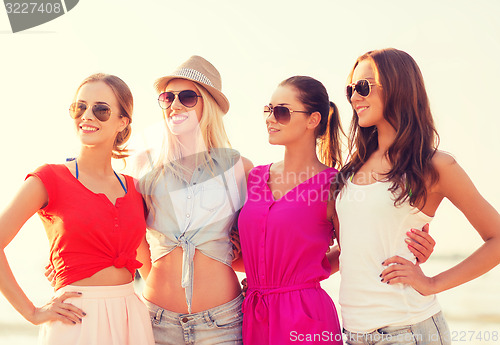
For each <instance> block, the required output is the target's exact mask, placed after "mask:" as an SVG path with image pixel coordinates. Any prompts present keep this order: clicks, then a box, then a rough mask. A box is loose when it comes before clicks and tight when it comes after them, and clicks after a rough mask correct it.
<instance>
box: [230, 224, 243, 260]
mask: <svg viewBox="0 0 500 345" xmlns="http://www.w3.org/2000/svg"><path fill="white" fill-rule="evenodd" d="M229 240H230V241H231V244H232V246H233V261H235V260H238V259H239V258H240V257H241V243H240V234H239V232H238V228H237V227H235V226H233V227H232V229H231V232H230V234H229Z"/></svg>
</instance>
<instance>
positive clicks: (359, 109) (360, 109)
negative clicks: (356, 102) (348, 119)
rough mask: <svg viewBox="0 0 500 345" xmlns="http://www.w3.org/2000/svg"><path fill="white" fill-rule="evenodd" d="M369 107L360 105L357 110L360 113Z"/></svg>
mask: <svg viewBox="0 0 500 345" xmlns="http://www.w3.org/2000/svg"><path fill="white" fill-rule="evenodd" d="M367 108H368V107H359V108H358V109H357V112H358V113H359V112H360V111H363V110H365V109H367Z"/></svg>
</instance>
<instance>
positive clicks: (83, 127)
mask: <svg viewBox="0 0 500 345" xmlns="http://www.w3.org/2000/svg"><path fill="white" fill-rule="evenodd" d="M80 128H81V129H82V130H84V131H91V132H95V131H97V128H95V127H89V126H81V127H80Z"/></svg>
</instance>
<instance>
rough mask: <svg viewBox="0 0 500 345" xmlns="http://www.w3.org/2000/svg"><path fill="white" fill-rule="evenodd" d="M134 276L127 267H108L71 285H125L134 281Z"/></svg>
mask: <svg viewBox="0 0 500 345" xmlns="http://www.w3.org/2000/svg"><path fill="white" fill-rule="evenodd" d="M132 279H133V276H132V274H130V271H129V270H128V269H126V268H116V267H115V266H109V267H106V268H104V269H102V270H100V271H99V272H97V273H95V274H94V275H92V276H90V277H88V278H83V279H81V280H78V281H76V282H74V283H71V285H77V286H110V285H123V284H128V283H130V282H131V281H132Z"/></svg>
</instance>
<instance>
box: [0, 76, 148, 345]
mask: <svg viewBox="0 0 500 345" xmlns="http://www.w3.org/2000/svg"><path fill="white" fill-rule="evenodd" d="M132 108H133V99H132V94H131V92H130V89H129V88H128V86H127V85H126V84H125V83H124V82H123V81H122V80H121V79H120V78H118V77H116V76H112V75H106V74H95V75H92V76H90V77H88V78H87V79H85V80H84V81H83V82H82V83H81V84H80V86H79V87H78V90H77V92H76V94H75V99H74V103H73V104H72V105H71V106H70V115H71V117H72V118H73V119H74V127H75V129H76V130H77V134H78V137H79V139H80V141H81V150H80V154H79V156H78V158H77V159H75V160H73V161H70V162H67V163H66V164H46V165H43V166H42V167H40V168H38V169H36V170H35V171H34V172H33V173H31V174H29V175H28V176H27V177H26V181H25V183H24V184H23V186H22V187H21V189H20V191H19V193H18V194H17V195H16V197H15V198H14V200H13V201H12V202H11V203H10V205H9V206H8V207H7V208H6V209H5V211H4V212H3V213H2V214H1V215H0V245H1V248H2V251H1V252H0V290H1V291H2V293H3V294H4V296H5V297H6V298H7V299H8V300H9V302H10V303H11V304H12V305H13V306H14V308H16V309H17V310H18V311H19V313H21V314H22V315H23V316H24V317H25V318H26V319H27V320H28V321H30V322H31V323H33V324H36V325H38V324H42V327H41V331H40V342H39V343H40V344H47V345H55V344H86V345H116V344H120V345H137V344H143V345H152V344H154V340H153V332H152V329H151V324H150V320H149V315H148V311H147V308H146V307H145V305H144V304H143V303H142V301H141V300H140V299H139V297H138V296H137V295H135V293H134V286H133V282H132V281H133V277H134V273H135V270H136V269H137V268H138V267H140V266H141V263H140V262H138V261H137V260H136V254H137V248H138V246H139V244H140V243H141V240H142V239H143V238H144V234H145V228H146V223H145V220H144V207H143V201H142V197H141V194H140V193H139V192H138V191H136V189H135V183H134V180H133V179H132V178H131V177H129V176H126V175H120V174H117V173H115V172H114V171H113V168H112V166H111V158H112V157H113V158H123V157H126V156H127V154H126V151H125V150H124V148H123V145H124V144H125V143H126V141H127V140H128V138H129V136H130V122H131V121H132ZM35 212H37V213H38V215H39V216H40V218H41V220H42V222H43V225H44V227H45V230H46V232H47V236H48V238H49V242H50V261H51V264H52V266H53V267H54V269H53V273H54V276H55V288H56V294H55V296H54V297H53V298H52V299H51V301H49V302H48V303H47V304H45V305H44V306H42V307H35V306H34V305H33V303H32V302H31V301H30V300H29V299H28V298H27V297H26V295H25V294H24V292H23V290H22V289H21V288H20V287H19V285H18V284H17V282H16V280H15V278H14V276H13V275H12V272H11V270H10V267H9V265H8V263H7V259H6V257H5V253H4V251H3V249H4V248H5V247H6V246H7V244H8V243H9V242H10V241H11V240H12V239H13V238H14V236H15V235H16V234H17V233H18V231H19V230H20V228H21V227H22V225H23V224H24V223H25V222H26V221H27V220H28V219H29V218H30V217H31V216H32V215H33V214H34V213H35Z"/></svg>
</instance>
